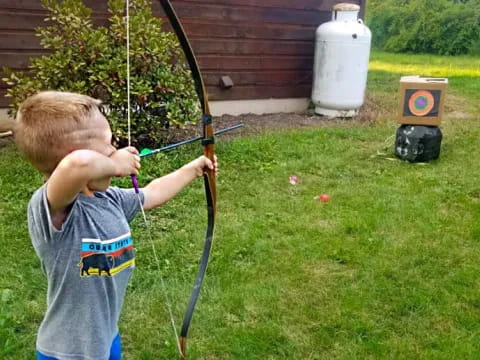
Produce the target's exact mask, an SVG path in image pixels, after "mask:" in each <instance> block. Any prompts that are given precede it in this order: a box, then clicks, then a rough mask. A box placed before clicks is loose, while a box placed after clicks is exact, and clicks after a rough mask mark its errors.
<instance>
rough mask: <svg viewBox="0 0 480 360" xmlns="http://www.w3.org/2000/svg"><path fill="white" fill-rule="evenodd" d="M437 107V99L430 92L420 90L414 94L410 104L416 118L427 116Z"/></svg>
mask: <svg viewBox="0 0 480 360" xmlns="http://www.w3.org/2000/svg"><path fill="white" fill-rule="evenodd" d="M434 106H435V99H434V98H433V95H432V93H431V92H430V91H427V90H418V91H416V92H414V93H413V94H412V96H411V97H410V100H409V102H408V109H409V110H410V112H411V113H412V114H413V115H415V116H425V115H427V114H428V113H429V112H430V111H432V109H433V107H434Z"/></svg>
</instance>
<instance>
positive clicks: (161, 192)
mask: <svg viewBox="0 0 480 360" xmlns="http://www.w3.org/2000/svg"><path fill="white" fill-rule="evenodd" d="M206 167H208V168H210V169H212V170H215V173H217V161H216V159H215V162H214V163H212V162H211V161H210V160H209V159H208V158H206V157H205V156H201V157H199V158H197V159H195V160H193V161H192V162H190V163H188V164H186V165H184V166H183V167H181V168H180V169H178V170H176V171H174V172H172V173H170V174H168V175H165V176H163V177H161V178H158V179H155V180H153V181H152V182H151V183H149V184H148V185H147V186H146V187H145V188H144V189H143V193H144V195H145V204H144V208H145V210H150V209H154V208H156V207H157V206H160V205H162V204H164V203H166V202H167V201H168V200H170V199H171V198H173V197H174V196H175V195H177V194H178V193H179V192H180V191H181V190H182V189H183V188H185V187H186V186H187V185H188V184H190V183H191V182H192V181H193V180H195V179H196V178H197V177H200V176H202V175H203V169H205V168H206Z"/></svg>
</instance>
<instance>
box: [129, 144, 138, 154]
mask: <svg viewBox="0 0 480 360" xmlns="http://www.w3.org/2000/svg"><path fill="white" fill-rule="evenodd" d="M127 150H128V151H129V152H131V153H132V154H135V155H140V153H139V152H138V150H137V149H136V148H135V147H133V146H129V147H127Z"/></svg>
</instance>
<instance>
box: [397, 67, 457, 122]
mask: <svg viewBox="0 0 480 360" xmlns="http://www.w3.org/2000/svg"><path fill="white" fill-rule="evenodd" d="M447 88H448V79H445V78H429V77H421V76H417V75H415V76H403V77H402V78H401V79H400V101H399V108H398V118H397V122H398V123H399V124H406V125H427V126H439V125H440V123H441V121H442V116H443V109H444V104H445V94H446V92H447Z"/></svg>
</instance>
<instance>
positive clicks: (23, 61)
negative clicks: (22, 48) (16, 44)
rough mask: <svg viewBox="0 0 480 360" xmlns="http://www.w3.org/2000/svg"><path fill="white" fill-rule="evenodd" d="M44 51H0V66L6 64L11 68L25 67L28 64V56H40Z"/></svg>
mask: <svg viewBox="0 0 480 360" xmlns="http://www.w3.org/2000/svg"><path fill="white" fill-rule="evenodd" d="M46 53H47V52H46V51H41V50H36V51H34V52H21V53H20V52H18V51H17V52H1V53H0V68H2V67H3V66H6V67H8V68H13V69H27V68H28V66H29V65H30V58H31V57H35V56H42V55H44V54H46Z"/></svg>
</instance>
